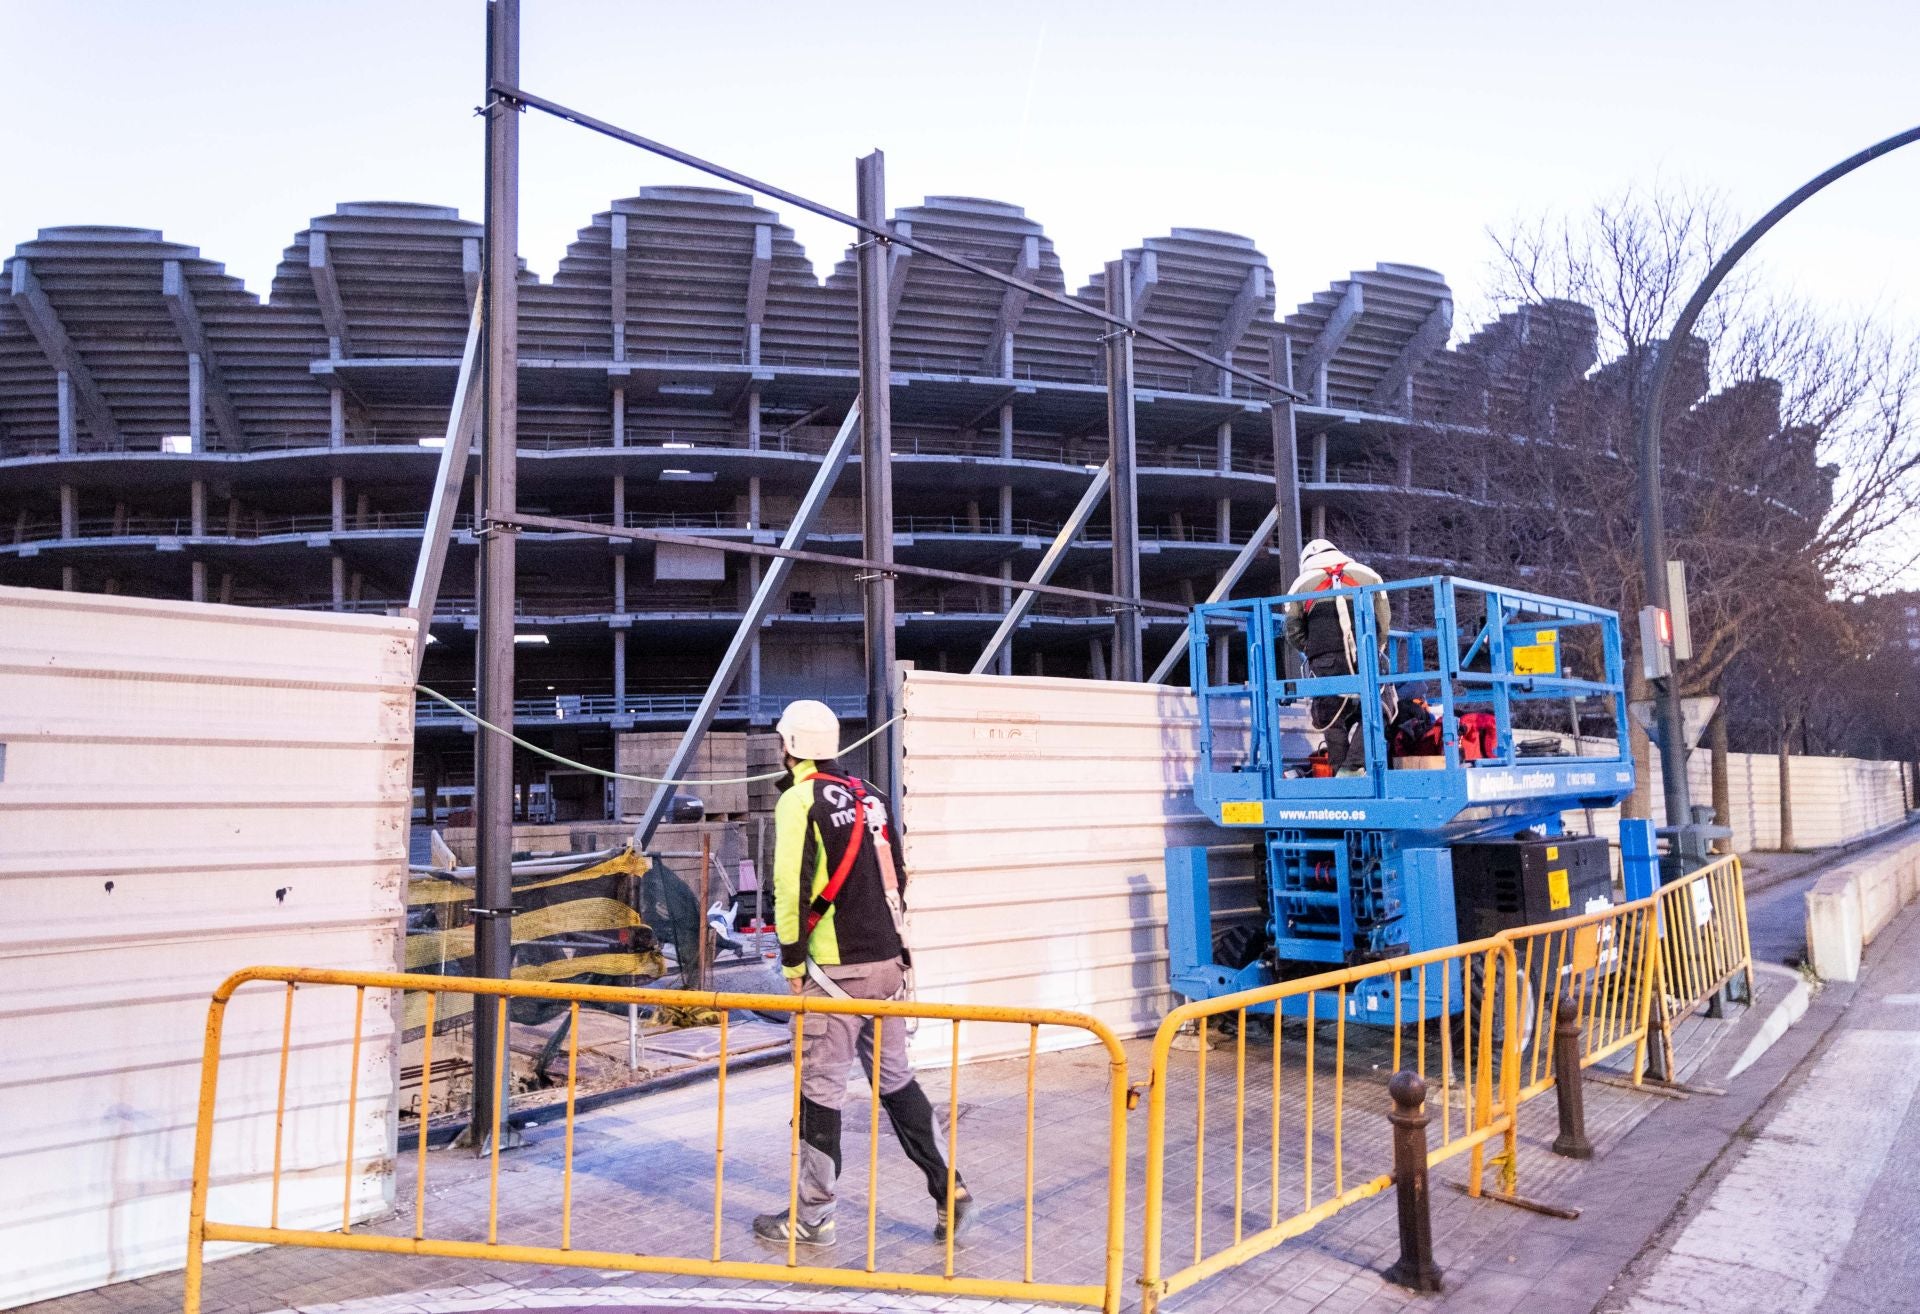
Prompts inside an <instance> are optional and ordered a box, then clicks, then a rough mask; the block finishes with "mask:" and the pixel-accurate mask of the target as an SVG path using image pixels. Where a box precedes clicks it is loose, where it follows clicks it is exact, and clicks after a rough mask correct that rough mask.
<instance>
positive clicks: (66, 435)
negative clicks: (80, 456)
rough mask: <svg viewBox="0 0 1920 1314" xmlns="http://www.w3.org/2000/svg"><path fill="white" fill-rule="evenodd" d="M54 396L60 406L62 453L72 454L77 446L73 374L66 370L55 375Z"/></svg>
mask: <svg viewBox="0 0 1920 1314" xmlns="http://www.w3.org/2000/svg"><path fill="white" fill-rule="evenodd" d="M54 396H55V400H56V402H57V404H58V405H59V408H60V455H62V456H72V455H73V453H74V451H75V448H76V446H77V444H76V442H75V439H74V432H73V376H72V375H71V374H68V373H67V372H66V371H65V370H61V371H60V372H59V373H58V374H57V375H55V376H54Z"/></svg>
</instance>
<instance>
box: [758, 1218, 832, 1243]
mask: <svg viewBox="0 0 1920 1314" xmlns="http://www.w3.org/2000/svg"><path fill="white" fill-rule="evenodd" d="M794 1231H795V1235H794V1237H793V1240H794V1242H795V1243H796V1244H798V1245H803V1246H814V1247H816V1248H817V1247H822V1246H830V1245H832V1244H833V1220H832V1219H831V1218H829V1219H827V1220H826V1221H825V1222H821V1223H815V1224H813V1225H812V1226H811V1227H809V1226H808V1225H807V1224H805V1223H802V1224H800V1226H799V1227H798V1228H796V1229H794ZM753 1234H754V1235H755V1236H757V1237H759V1238H760V1239H761V1240H762V1241H777V1242H779V1243H780V1244H781V1245H785V1244H786V1243H787V1212H786V1210H784V1209H783V1210H781V1211H780V1212H779V1213H777V1214H761V1215H759V1216H758V1217H756V1218H755V1219H754V1220H753Z"/></svg>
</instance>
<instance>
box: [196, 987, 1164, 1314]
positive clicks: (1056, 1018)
mask: <svg viewBox="0 0 1920 1314" xmlns="http://www.w3.org/2000/svg"><path fill="white" fill-rule="evenodd" d="M254 982H271V983H281V984H284V985H285V987H286V1005H285V1009H284V1012H283V1022H282V1028H281V1039H280V1067H279V1074H280V1075H279V1089H278V1097H277V1104H276V1107H275V1112H274V1136H273V1182H272V1194H271V1197H270V1198H271V1205H270V1208H269V1213H268V1218H267V1220H266V1226H264V1227H263V1226H260V1225H258V1224H257V1223H252V1224H248V1223H239V1222H227V1221H217V1220H215V1219H211V1218H209V1217H207V1195H208V1183H209V1174H210V1172H211V1169H212V1164H213V1139H214V1131H215V1119H214V1103H215V1096H216V1093H217V1088H218V1079H219V1069H220V1057H221V1030H222V1023H223V1021H224V1019H225V1016H226V1011H227V1005H228V1002H229V1001H230V1000H231V999H232V998H233V995H234V992H235V991H237V990H238V989H240V988H241V987H242V986H245V985H248V984H250V983H254ZM300 986H315V987H344V988H348V989H352V990H353V991H354V992H355V996H354V1029H353V1047H352V1059H351V1062H352V1069H351V1072H352V1077H351V1078H350V1088H349V1096H348V1105H347V1115H346V1116H347V1131H346V1146H347V1150H346V1166H345V1169H344V1177H345V1181H344V1185H343V1190H344V1193H345V1194H344V1200H343V1204H342V1209H341V1220H340V1223H341V1225H340V1230H339V1231H337V1232H323V1231H315V1230H311V1229H305V1228H292V1227H282V1226H281V1225H280V1218H279V1213H280V1184H281V1173H282V1139H283V1134H284V1128H285V1123H286V1117H287V1108H288V1103H287V1057H288V1054H289V1052H290V1051H291V1049H292V1048H293V1034H294V1032H293V1009H294V993H295V989H296V987H300ZM368 990H421V991H425V992H427V1030H426V1037H427V1039H426V1043H427V1045H429V1046H431V1045H432V1043H433V1042H432V1034H433V1012H434V1010H435V1006H436V1005H437V1003H438V1001H439V998H440V996H442V995H447V994H454V995H473V996H477V997H481V998H491V999H494V1000H497V1001H498V1002H497V1004H496V1005H495V1006H494V1007H493V1008H491V1009H483V1008H482V1007H481V1006H478V1005H477V1006H476V1008H475V1017H476V1019H480V1018H483V1017H485V1016H486V1015H487V1014H488V1013H490V1014H491V1015H492V1018H493V1024H494V1025H495V1026H497V1027H498V1028H499V1029H500V1040H499V1043H498V1044H497V1045H496V1046H495V1049H494V1052H495V1053H496V1054H498V1055H501V1056H502V1058H501V1059H500V1061H501V1062H505V1061H506V1060H505V1057H504V1056H505V1055H506V1054H507V1052H508V1046H507V1034H506V1032H507V1011H508V1004H509V1001H510V1000H514V999H543V1000H551V1001H557V1002H560V1003H564V1004H568V1005H570V1006H571V1016H570V1017H569V1019H568V1020H569V1023H570V1024H571V1025H570V1026H569V1028H568V1035H569V1047H568V1054H567V1087H566V1117H565V1149H564V1158H563V1163H562V1179H561V1195H560V1209H559V1213H560V1225H559V1244H558V1245H557V1246H556V1245H531V1244H518V1243H515V1242H512V1241H503V1240H502V1239H501V1236H500V1233H501V1217H500V1213H501V1209H500V1139H501V1138H500V1127H499V1118H500V1114H499V1110H498V1109H497V1108H496V1109H495V1114H494V1119H495V1125H494V1126H493V1128H491V1129H490V1130H491V1132H492V1137H491V1144H492V1151H491V1164H490V1178H489V1184H488V1207H487V1229H486V1238H485V1240H484V1241H481V1240H455V1239H451V1238H442V1237H435V1236H431V1235H429V1231H428V1218H427V1213H428V1211H427V1192H426V1179H427V1145H426V1140H427V1138H426V1137H425V1136H422V1137H421V1138H420V1146H419V1150H418V1152H417V1153H418V1158H417V1166H416V1170H415V1171H416V1177H415V1181H414V1198H413V1209H412V1213H413V1225H412V1227H411V1229H410V1231H409V1232H408V1233H407V1234H404V1235H398V1236H390V1235H383V1234H380V1233H378V1232H371V1231H362V1230H356V1229H355V1227H354V1226H353V1220H352V1207H353V1198H354V1168H355V1164H354V1152H353V1135H354V1114H355V1110H356V1106H357V1104H358V1102H359V1072H360V1059H361V1052H362V1044H363V1035H362V1019H363V1018H364V1015H365V1008H366V992H367V991H368ZM583 1003H602V1004H614V1005H627V1004H635V1005H641V1006H653V1005H669V1006H672V1007H676V1008H684V1007H687V1006H690V1005H691V1006H696V1007H704V1008H711V1009H714V1010H716V1011H719V1012H720V1014H721V1018H722V1021H721V1024H720V1040H719V1044H720V1048H719V1058H718V1070H717V1082H716V1085H717V1098H716V1108H715V1113H714V1150H713V1155H714V1174H713V1211H712V1215H713V1244H712V1248H711V1252H710V1253H709V1254H707V1255H705V1256H692V1255H642V1254H634V1253H628V1252H624V1251H607V1250H580V1249H575V1248H574V1246H573V1181H574V1122H575V1117H574V1114H575V1109H574V1105H575V1083H576V1073H577V1069H578V1060H579V1035H580V1029H579V1026H578V1022H579V1016H578V1014H579V1009H580V1005H581V1004H583ZM729 1010H753V1011H756V1012H762V1013H766V1012H780V1013H788V1014H792V1015H794V1016H795V1017H796V1018H797V1017H799V1016H801V1015H805V1014H810V1013H831V1014H840V1015H847V1016H856V1017H870V1018H873V1019H874V1025H875V1027H876V1029H879V1028H884V1027H886V1026H888V1025H896V1024H897V1025H902V1026H904V1025H905V1024H906V1023H905V1020H906V1019H909V1018H921V1019H930V1020H945V1021H949V1022H951V1023H952V1024H953V1026H952V1032H953V1069H952V1076H951V1080H950V1082H949V1096H948V1106H947V1147H946V1148H947V1162H948V1166H949V1172H948V1184H947V1203H948V1214H947V1216H948V1217H952V1208H951V1206H952V1199H953V1192H954V1185H953V1168H954V1164H955V1157H956V1153H957V1151H958V1148H959V1145H958V1136H959V1129H958V1110H959V1088H960V1063H959V1060H960V1031H961V1025H962V1024H963V1023H967V1022H974V1023H996V1024H1011V1025H1016V1026H1025V1027H1027V1028H1028V1045H1027V1069H1026V1124H1025V1125H1026V1178H1025V1196H1024V1203H1025V1209H1026V1214H1025V1227H1024V1254H1023V1255H1022V1258H1021V1272H1022V1276H1021V1278H1020V1279H1019V1280H1018V1281H1015V1280H1012V1279H995V1278H985V1277H966V1276H961V1275H959V1274H957V1273H956V1272H955V1264H954V1243H953V1234H952V1230H949V1233H948V1237H947V1242H946V1248H945V1255H944V1259H943V1262H942V1266H941V1268H942V1271H941V1272H939V1273H937V1274H936V1273H909V1272H890V1271H887V1270H884V1269H881V1268H879V1267H877V1265H876V1257H875V1240H876V1231H877V1228H876V1220H877V1216H878V1197H879V1191H878V1183H879V1178H878V1132H879V1126H880V1091H879V1084H878V1067H879V1065H878V1063H877V1062H876V1064H875V1077H874V1085H873V1092H872V1098H873V1101H874V1103H873V1115H872V1133H873V1135H874V1138H875V1139H874V1147H873V1150H872V1153H871V1155H870V1157H869V1161H868V1165H867V1218H866V1224H867V1225H866V1256H865V1267H864V1268H859V1269H855V1268H831V1267H814V1266H809V1265H804V1264H801V1263H799V1262H798V1261H797V1258H796V1253H795V1241H794V1239H792V1238H790V1239H789V1241H788V1244H787V1254H786V1262H785V1263H766V1262H749V1261H740V1260H723V1259H722V1258H721V1252H722V1240H723V1232H722V1221H723V1211H722V1205H723V1201H724V1192H725V1185H726V1171H725V1169H726V1152H727V1122H726V1116H727V1099H726V1096H727V1057H728V1050H727V1043H728V1033H727V1023H726V1021H725V1018H726V1015H727V1012H728V1011H729ZM896 1019H897V1020H898V1021H897V1023H896V1021H895V1020H896ZM1043 1026H1051V1027H1065V1028H1071V1029H1074V1030H1078V1031H1084V1032H1086V1033H1088V1034H1090V1035H1092V1036H1093V1037H1094V1038H1095V1039H1096V1040H1098V1041H1099V1042H1100V1043H1101V1044H1102V1045H1104V1046H1105V1047H1106V1051H1107V1057H1108V1062H1109V1099H1108V1126H1109V1136H1108V1145H1107V1163H1106V1173H1107V1218H1106V1258H1105V1266H1104V1270H1103V1273H1102V1275H1101V1279H1100V1280H1099V1281H1097V1282H1089V1283H1082V1284H1070V1283H1065V1282H1059V1281H1035V1280H1034V1262H1033V1248H1034V1153H1033V1148H1034V1091H1035V1073H1036V1060H1037V1057H1038V1053H1039V1031H1040V1028H1041V1027H1043ZM878 1039H879V1038H878V1036H877V1035H876V1037H875V1041H876V1044H875V1049H876V1050H877V1049H878ZM427 1058H428V1061H429V1062H430V1061H431V1051H430V1050H429V1052H428V1056H427ZM803 1062H804V1055H803V1053H802V1049H801V1047H800V1046H799V1045H795V1046H794V1047H793V1082H794V1090H793V1097H792V1113H793V1120H792V1121H793V1125H792V1129H791V1132H790V1139H789V1147H788V1148H789V1155H788V1159H789V1164H788V1182H787V1205H788V1209H789V1210H792V1208H793V1207H794V1204H795V1201H796V1198H797V1195H798V1190H799V1164H800V1139H799V1138H800V1130H799V1100H800V1080H801V1075H802V1067H803ZM497 1079H498V1077H497V1076H496V1080H497ZM1127 1101H1128V1091H1127V1060H1126V1055H1125V1053H1124V1052H1123V1051H1122V1049H1121V1047H1120V1042H1119V1040H1118V1039H1117V1038H1116V1037H1115V1036H1114V1034H1113V1032H1112V1031H1111V1030H1109V1029H1108V1028H1107V1027H1106V1026H1105V1024H1103V1023H1101V1022H1100V1021H1098V1020H1096V1019H1094V1018H1092V1017H1088V1016H1086V1015H1085V1014H1081V1013H1073V1012H1066V1011H1063V1010H1059V1009H1041V1008H990V1007H973V1006H966V1005H950V1004H932V1003H920V1002H894V1001H882V1000H865V999H855V1000H838V999H825V998H819V997H809V996H799V995H734V994H719V993H699V994H695V993H693V992H689V991H684V990H647V989H633V988H621V987H612V986H590V985H568V984H549V983H545V982H537V981H495V980H480V979H477V978H471V977H444V976H415V975H408V974H403V973H398V972H336V971H322V970H309V969H303V968H290V967H254V968H248V969H246V970H244V971H241V972H236V973H235V974H234V975H233V976H231V977H229V978H227V980H226V981H225V982H223V983H222V984H221V985H220V987H219V989H218V990H216V991H215V992H214V995H213V1002H212V1005H211V1007H210V1008H209V1009H208V1013H207V1030H206V1047H205V1051H204V1054H203V1056H202V1059H201V1070H200V1106H199V1118H198V1129H197V1134H196V1139H195V1143H194V1158H193V1195H192V1203H191V1215H190V1222H189V1232H188V1240H187V1270H186V1300H185V1314H198V1311H199V1309H200V1295H201V1287H202V1279H203V1254H202V1252H203V1249H204V1247H205V1244H206V1243H207V1242H209V1241H234V1242H243V1243H250V1244H256V1245H290V1246H307V1247H313V1248H317V1249H322V1250H346V1251H357V1252H364V1253H376V1254H401V1255H433V1256H440V1257H445V1258H454V1259H470V1260H477V1261H485V1262H490V1263H526V1264H548V1265H557V1266H566V1267H573V1268H594V1269H620V1270H626V1271H629V1272H636V1273H676V1274H684V1275H691V1276H702V1277H724V1278H732V1279H744V1280H749V1281H752V1280H768V1281H776V1282H799V1283H808V1284H813V1285H817V1286H844V1287H854V1288H862V1289H866V1290H873V1291H915V1292H927V1293H940V1294H949V1295H966V1296H985V1297H992V1298H1004V1299H1026V1300H1047V1301H1056V1302H1060V1303H1064V1304H1072V1305H1087V1306H1094V1307H1098V1308H1100V1309H1101V1310H1103V1311H1106V1314H1115V1312H1116V1311H1117V1310H1118V1309H1119V1305H1120V1293H1121V1280H1122V1279H1121V1257H1122V1251H1123V1247H1124V1240H1123V1235H1122V1227H1123V1224H1124V1221H1125V1216H1126V1111H1127ZM789 1216H791V1215H789ZM740 1221H743V1222H744V1220H740Z"/></svg>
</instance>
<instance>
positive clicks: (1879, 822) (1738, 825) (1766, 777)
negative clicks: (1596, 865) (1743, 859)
mask: <svg viewBox="0 0 1920 1314" xmlns="http://www.w3.org/2000/svg"><path fill="white" fill-rule="evenodd" d="M1608 742H1609V744H1610V743H1611V741H1608ZM1727 757H1728V761H1727V785H1728V795H1729V802H1730V804H1731V807H1732V818H1731V825H1732V828H1733V847H1734V850H1735V852H1739V853H1745V852H1748V851H1751V850H1756V849H1777V848H1779V847H1780V759H1779V757H1778V756H1777V755H1776V754H1773V753H1729V754H1728V755H1727ZM1909 773H1910V768H1908V767H1907V766H1905V765H1904V764H1903V763H1899V762H1870V761H1863V760H1861V759H1859V758H1851V757H1799V756H1795V757H1794V758H1793V759H1792V765H1791V768H1790V771H1789V778H1790V780H1791V782H1792V785H1791V787H1792V794H1793V838H1794V847H1795V848H1799V849H1822V848H1828V847H1830V846H1832V845H1835V844H1851V843H1853V842H1854V841H1856V840H1860V839H1864V838H1866V837H1867V836H1869V835H1873V834H1876V833H1878V832H1880V831H1883V830H1886V829H1887V828H1888V827H1890V826H1896V825H1898V824H1899V823H1900V822H1901V821H1902V820H1903V819H1904V817H1905V815H1906V802H1905V800H1906V797H1907V790H1908V789H1909V788H1910V783H1909V782H1908V774H1909ZM1661 779H1662V778H1661V774H1660V761H1659V758H1658V756H1657V755H1656V756H1655V758H1654V761H1653V771H1652V793H1653V816H1654V821H1655V823H1656V824H1658V825H1665V824H1666V811H1667V809H1666V799H1665V796H1664V794H1663V792H1662V785H1661ZM1687 783H1688V790H1689V793H1690V794H1691V795H1692V797H1693V801H1694V802H1695V803H1699V804H1707V803H1711V802H1713V761H1712V755H1711V754H1710V753H1709V752H1708V751H1707V750H1706V749H1704V748H1700V749H1695V750H1694V751H1693V752H1692V753H1691V754H1689V755H1688V758H1687ZM1568 820H1569V823H1570V824H1572V825H1573V826H1574V827H1575V828H1576V829H1580V828H1582V825H1583V823H1581V822H1580V821H1579V817H1578V814H1574V815H1572V816H1570V817H1569V819H1568ZM1594 821H1595V825H1594V830H1595V833H1596V834H1602V835H1605V836H1607V837H1608V838H1609V839H1611V838H1614V837H1616V836H1617V834H1618V822H1619V814H1618V812H1617V811H1616V810H1613V809H1609V810H1607V811H1605V812H1598V813H1595V814H1594Z"/></svg>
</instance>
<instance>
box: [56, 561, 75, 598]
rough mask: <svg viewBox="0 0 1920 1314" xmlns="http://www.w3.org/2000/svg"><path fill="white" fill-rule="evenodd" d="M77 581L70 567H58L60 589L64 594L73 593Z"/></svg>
mask: <svg viewBox="0 0 1920 1314" xmlns="http://www.w3.org/2000/svg"><path fill="white" fill-rule="evenodd" d="M77 581H78V576H77V575H76V573H75V572H74V569H73V567H72V566H62V567H60V588H61V591H62V592H65V593H71V592H73V591H74V589H75V588H77V587H78V582H77Z"/></svg>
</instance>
